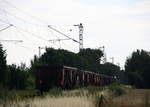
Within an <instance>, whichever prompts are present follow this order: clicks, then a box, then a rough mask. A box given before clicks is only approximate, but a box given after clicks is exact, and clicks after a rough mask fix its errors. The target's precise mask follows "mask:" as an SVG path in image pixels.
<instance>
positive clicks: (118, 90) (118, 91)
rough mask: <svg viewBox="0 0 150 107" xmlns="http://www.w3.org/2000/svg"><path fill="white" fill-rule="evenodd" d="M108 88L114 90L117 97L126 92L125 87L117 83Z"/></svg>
mask: <svg viewBox="0 0 150 107" xmlns="http://www.w3.org/2000/svg"><path fill="white" fill-rule="evenodd" d="M108 89H109V90H110V91H112V92H113V94H114V96H116V97H117V96H120V95H122V94H124V93H125V89H124V88H123V87H122V86H121V85H119V84H117V83H114V84H111V85H110V86H109V87H108Z"/></svg>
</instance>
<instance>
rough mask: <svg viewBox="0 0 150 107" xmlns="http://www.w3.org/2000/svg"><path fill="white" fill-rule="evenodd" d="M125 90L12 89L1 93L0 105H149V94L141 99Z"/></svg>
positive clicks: (112, 88) (120, 87) (129, 106)
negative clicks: (38, 90)
mask: <svg viewBox="0 0 150 107" xmlns="http://www.w3.org/2000/svg"><path fill="white" fill-rule="evenodd" d="M126 90H127V88H126V87H124V86H122V85H118V84H113V85H111V86H107V87H103V88H100V87H92V86H91V87H86V88H80V89H74V90H62V89H59V88H54V89H51V90H50V91H49V92H46V93H43V95H39V94H38V93H37V92H36V91H15V90H13V91H7V92H5V93H3V95H6V94H7V95H6V97H5V98H6V99H5V100H4V99H3V100H2V98H1V101H2V103H1V104H0V107H150V96H149V94H147V93H146V94H144V95H143V94H142V95H143V97H142V98H141V99H142V100H141V99H138V97H139V96H136V93H133V96H131V95H130V94H128V93H127V92H126ZM125 93H127V94H125ZM129 93H130V92H129ZM131 93H132V92H131ZM1 94H2V93H1ZM0 97H1V96H0ZM3 97H4V96H3ZM135 97H136V98H135Z"/></svg>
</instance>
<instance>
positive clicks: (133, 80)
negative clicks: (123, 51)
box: [125, 50, 150, 88]
mask: <svg viewBox="0 0 150 107" xmlns="http://www.w3.org/2000/svg"><path fill="white" fill-rule="evenodd" d="M125 71H126V75H127V76H128V80H129V84H131V85H134V86H136V87H137V88H150V83H149V81H150V78H149V77H150V54H149V52H146V51H144V50H137V51H136V52H133V53H132V55H131V57H129V58H128V59H127V60H126V63H125Z"/></svg>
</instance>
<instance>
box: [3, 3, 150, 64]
mask: <svg viewBox="0 0 150 107" xmlns="http://www.w3.org/2000/svg"><path fill="white" fill-rule="evenodd" d="M79 23H83V27H84V32H83V46H84V48H94V49H95V48H99V47H102V46H105V52H106V56H107V61H108V62H111V59H110V57H114V63H115V64H117V63H120V66H121V67H123V66H124V63H125V61H126V58H127V57H128V56H130V55H131V53H132V52H133V51H135V50H136V49H144V50H146V51H149V46H150V43H149V41H150V36H149V35H150V30H149V28H150V0H0V29H3V28H5V27H7V26H9V25H10V24H13V26H11V27H9V28H8V29H6V30H4V31H1V32H0V40H8V39H9V40H23V42H22V43H15V42H2V44H3V46H4V49H5V50H6V53H7V63H8V64H12V63H15V64H20V63H21V62H23V63H26V64H27V65H30V60H31V59H33V56H34V55H37V56H38V55H39V49H38V47H39V46H40V47H43V48H44V47H53V48H56V49H58V48H62V49H67V50H69V51H72V52H75V53H77V52H79V44H77V43H75V42H73V41H71V40H64V41H61V42H60V43H59V42H52V41H49V40H54V39H58V38H59V39H64V38H65V37H64V36H62V35H60V34H58V33H56V32H55V31H53V30H52V29H50V28H48V25H50V26H52V27H54V28H56V29H58V30H60V31H61V32H63V33H65V34H66V35H68V36H70V37H71V38H74V39H76V40H78V39H79V34H78V33H79V29H78V28H77V27H75V26H73V25H74V24H79ZM44 52H45V50H44V49H41V54H43V53H44Z"/></svg>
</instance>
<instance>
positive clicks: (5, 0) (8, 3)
mask: <svg viewBox="0 0 150 107" xmlns="http://www.w3.org/2000/svg"><path fill="white" fill-rule="evenodd" d="M2 1H4V2H5V3H6V4H7V5H9V6H11V7H12V8H14V9H16V10H18V11H20V12H21V13H23V14H25V15H27V16H29V17H31V18H33V19H36V20H38V21H40V22H41V23H43V24H45V25H47V22H45V21H43V20H41V19H39V18H37V17H35V16H33V15H31V14H28V13H27V12H25V11H23V10H21V9H19V8H18V7H16V6H15V5H13V4H12V3H10V2H8V1H7V0H2ZM4 11H5V13H7V14H9V15H10V16H13V17H15V18H17V19H19V20H21V21H23V22H27V23H28V24H32V25H35V26H37V25H38V24H35V23H31V22H29V21H26V20H24V19H23V18H21V17H18V16H16V15H14V14H12V13H10V12H8V11H6V10H4ZM38 26H39V25H38ZM14 27H16V26H14ZM19 29H20V30H22V31H24V32H27V33H29V34H31V35H33V36H34V37H36V38H38V39H41V40H44V41H47V40H46V39H44V38H42V37H40V36H38V35H36V34H34V33H33V32H30V31H27V30H25V29H22V28H19ZM55 36H56V35H55ZM56 37H57V36H56ZM57 38H58V39H59V37H57ZM67 38H70V37H67ZM71 39H72V38H71ZM72 40H73V41H75V42H78V41H76V40H74V39H72ZM62 43H63V44H64V45H66V44H65V43H64V42H63V41H62ZM53 44H54V45H56V44H55V43H53ZM67 46H70V45H67Z"/></svg>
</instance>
